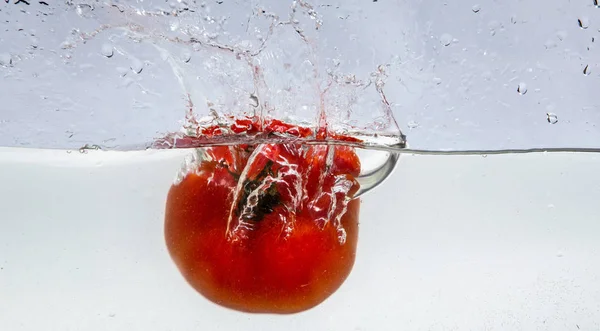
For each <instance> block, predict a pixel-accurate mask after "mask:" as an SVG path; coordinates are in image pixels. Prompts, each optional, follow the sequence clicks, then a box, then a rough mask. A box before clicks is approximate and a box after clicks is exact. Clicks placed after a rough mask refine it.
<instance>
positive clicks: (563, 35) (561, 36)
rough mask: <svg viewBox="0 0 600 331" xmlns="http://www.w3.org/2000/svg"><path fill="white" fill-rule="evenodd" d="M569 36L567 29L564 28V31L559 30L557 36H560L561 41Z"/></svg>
mask: <svg viewBox="0 0 600 331" xmlns="http://www.w3.org/2000/svg"><path fill="white" fill-rule="evenodd" d="M567 36H568V34H567V31H564V30H562V31H558V32H557V33H556V37H557V38H558V39H559V40H560V41H563V40H565V39H567Z"/></svg>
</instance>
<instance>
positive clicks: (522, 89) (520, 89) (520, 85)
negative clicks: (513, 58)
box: [517, 83, 527, 95]
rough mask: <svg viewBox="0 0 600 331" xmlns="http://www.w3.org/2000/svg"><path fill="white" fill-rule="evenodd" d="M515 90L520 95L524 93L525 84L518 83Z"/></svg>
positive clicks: (525, 90) (525, 89)
mask: <svg viewBox="0 0 600 331" xmlns="http://www.w3.org/2000/svg"><path fill="white" fill-rule="evenodd" d="M517 92H519V94H520V95H525V93H527V84H525V83H519V86H517Z"/></svg>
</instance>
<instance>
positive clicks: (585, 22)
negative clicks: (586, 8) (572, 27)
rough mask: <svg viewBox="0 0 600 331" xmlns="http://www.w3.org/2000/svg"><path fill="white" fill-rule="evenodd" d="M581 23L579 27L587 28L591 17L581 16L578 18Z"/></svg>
mask: <svg viewBox="0 0 600 331" xmlns="http://www.w3.org/2000/svg"><path fill="white" fill-rule="evenodd" d="M577 23H579V27H580V28H582V29H587V28H588V27H589V26H590V19H589V18H587V17H581V18H579V19H578V20H577Z"/></svg>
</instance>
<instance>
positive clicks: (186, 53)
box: [181, 49, 192, 63]
mask: <svg viewBox="0 0 600 331" xmlns="http://www.w3.org/2000/svg"><path fill="white" fill-rule="evenodd" d="M181 60H182V61H183V62H185V63H189V62H190V60H192V52H190V51H189V50H187V49H185V50H183V52H181Z"/></svg>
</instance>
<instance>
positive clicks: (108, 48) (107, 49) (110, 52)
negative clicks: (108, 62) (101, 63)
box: [100, 44, 114, 58]
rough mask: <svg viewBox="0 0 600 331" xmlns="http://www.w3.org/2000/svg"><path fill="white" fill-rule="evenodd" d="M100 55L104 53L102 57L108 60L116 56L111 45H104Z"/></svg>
mask: <svg viewBox="0 0 600 331" xmlns="http://www.w3.org/2000/svg"><path fill="white" fill-rule="evenodd" d="M100 53H102V55H104V56H106V57H108V58H110V57H112V56H113V54H114V50H113V47H112V45H110V44H104V45H102V49H101V50H100Z"/></svg>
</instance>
